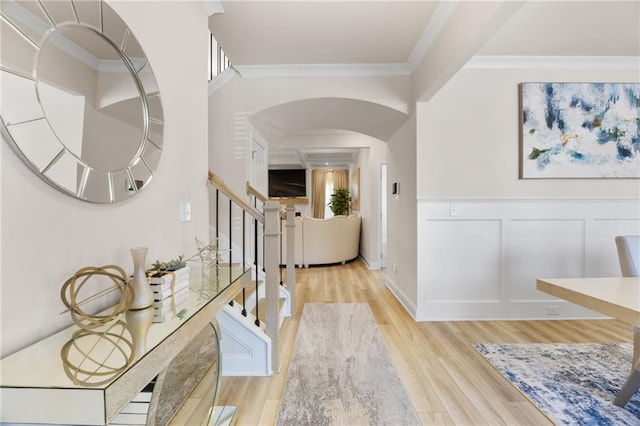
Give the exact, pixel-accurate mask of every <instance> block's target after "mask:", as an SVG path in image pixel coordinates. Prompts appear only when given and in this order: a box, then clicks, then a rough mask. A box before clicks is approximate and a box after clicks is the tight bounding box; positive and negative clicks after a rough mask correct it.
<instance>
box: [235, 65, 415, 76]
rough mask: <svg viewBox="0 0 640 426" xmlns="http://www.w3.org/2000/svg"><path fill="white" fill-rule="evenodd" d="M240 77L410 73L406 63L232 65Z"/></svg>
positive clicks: (394, 74) (402, 74)
mask: <svg viewBox="0 0 640 426" xmlns="http://www.w3.org/2000/svg"><path fill="white" fill-rule="evenodd" d="M234 68H235V69H236V71H238V73H239V74H240V75H241V76H242V77H388V76H409V75H411V73H410V71H409V68H408V67H407V65H406V64H401V63H393V64H291V65H288V64H287V65H234Z"/></svg>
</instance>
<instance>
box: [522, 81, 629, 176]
mask: <svg viewBox="0 0 640 426" xmlns="http://www.w3.org/2000/svg"><path fill="white" fill-rule="evenodd" d="M520 108H521V111H520V112H521V116H520V118H521V122H520V129H521V140H520V143H521V145H520V150H521V153H520V177H521V178H523V179H528V178H638V177H640V84H638V83H521V84H520Z"/></svg>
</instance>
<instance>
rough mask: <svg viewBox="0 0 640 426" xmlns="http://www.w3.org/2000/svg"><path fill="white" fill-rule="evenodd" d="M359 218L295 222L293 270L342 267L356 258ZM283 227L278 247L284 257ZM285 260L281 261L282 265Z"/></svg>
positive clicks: (284, 235)
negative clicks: (332, 266)
mask: <svg viewBox="0 0 640 426" xmlns="http://www.w3.org/2000/svg"><path fill="white" fill-rule="evenodd" d="M361 223H362V219H361V218H360V216H356V215H351V216H335V217H332V218H329V219H315V218H312V217H304V218H299V217H297V218H296V233H295V235H296V236H295V264H296V266H302V265H304V266H309V265H323V264H330V263H345V262H346V261H348V260H352V259H355V258H356V257H358V252H359V249H360V226H361ZM286 232H287V231H286V227H284V226H283V232H282V240H283V242H282V247H283V251H282V253H283V256H286V238H287V236H286ZM284 261H285V259H283V263H284Z"/></svg>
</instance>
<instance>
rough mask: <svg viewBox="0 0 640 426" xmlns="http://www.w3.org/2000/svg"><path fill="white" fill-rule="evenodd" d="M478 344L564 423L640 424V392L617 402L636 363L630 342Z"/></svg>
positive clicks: (544, 407)
mask: <svg viewBox="0 0 640 426" xmlns="http://www.w3.org/2000/svg"><path fill="white" fill-rule="evenodd" d="M475 348H476V350H477V351H478V352H480V353H481V354H482V355H483V356H484V357H485V358H486V359H487V360H488V361H489V362H490V363H491V364H492V365H493V366H494V367H495V368H497V369H498V371H500V372H501V373H502V374H503V375H504V376H505V377H506V378H507V379H509V381H511V383H513V385H514V386H516V387H517V388H518V389H520V391H521V392H522V393H523V394H524V395H526V396H527V397H528V398H529V399H530V400H531V401H532V402H533V403H534V404H535V405H536V406H537V407H538V408H539V409H540V410H542V411H543V412H544V413H546V414H547V416H548V417H550V418H551V419H552V420H553V421H554V422H555V423H556V424H560V425H640V392H636V394H635V395H634V396H633V397H632V398H631V400H630V401H629V402H628V403H627V404H626V405H625V407H624V408H620V407H617V406H615V405H613V400H614V398H615V396H616V394H617V392H618V390H619V389H620V388H621V387H622V385H623V384H624V382H625V380H626V378H627V374H628V373H629V371H630V369H631V357H632V353H633V346H632V345H631V344H630V343H606V344H596V343H584V344H577V343H576V344H574V343H571V344H568V343H567V344H565V343H562V344H553V343H536V344H489V343H478V344H476V345H475Z"/></svg>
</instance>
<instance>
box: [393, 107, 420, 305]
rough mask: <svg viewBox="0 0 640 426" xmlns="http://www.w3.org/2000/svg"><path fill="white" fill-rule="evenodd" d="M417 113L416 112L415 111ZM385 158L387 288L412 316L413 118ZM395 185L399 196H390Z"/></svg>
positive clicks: (414, 221) (414, 299)
mask: <svg viewBox="0 0 640 426" xmlns="http://www.w3.org/2000/svg"><path fill="white" fill-rule="evenodd" d="M419 107H420V105H419V104H418V108H419ZM417 112H419V109H418V110H417ZM388 147H389V152H388V155H387V188H386V191H387V253H388V257H387V260H388V262H387V265H386V266H387V269H386V277H385V280H386V282H387V285H388V286H389V287H390V288H391V290H392V291H393V292H394V293H395V294H396V296H397V297H398V299H399V300H400V301H401V302H402V303H403V304H404V306H405V307H406V308H407V310H408V311H409V312H410V313H411V314H413V315H415V313H416V309H417V302H418V301H417V288H416V283H417V270H418V264H417V259H418V257H417V253H416V235H417V229H416V224H417V219H416V165H417V164H418V163H417V162H416V158H415V152H416V116H415V115H414V116H412V117H411V119H410V120H409V121H408V122H407V123H406V124H405V125H404V126H402V128H401V129H400V130H399V131H398V132H397V133H396V134H395V135H394V136H393V137H392V138H391V139H390V140H389V142H388ZM394 182H397V183H398V187H399V193H398V194H396V195H392V194H391V186H392V184H393V183H394Z"/></svg>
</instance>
